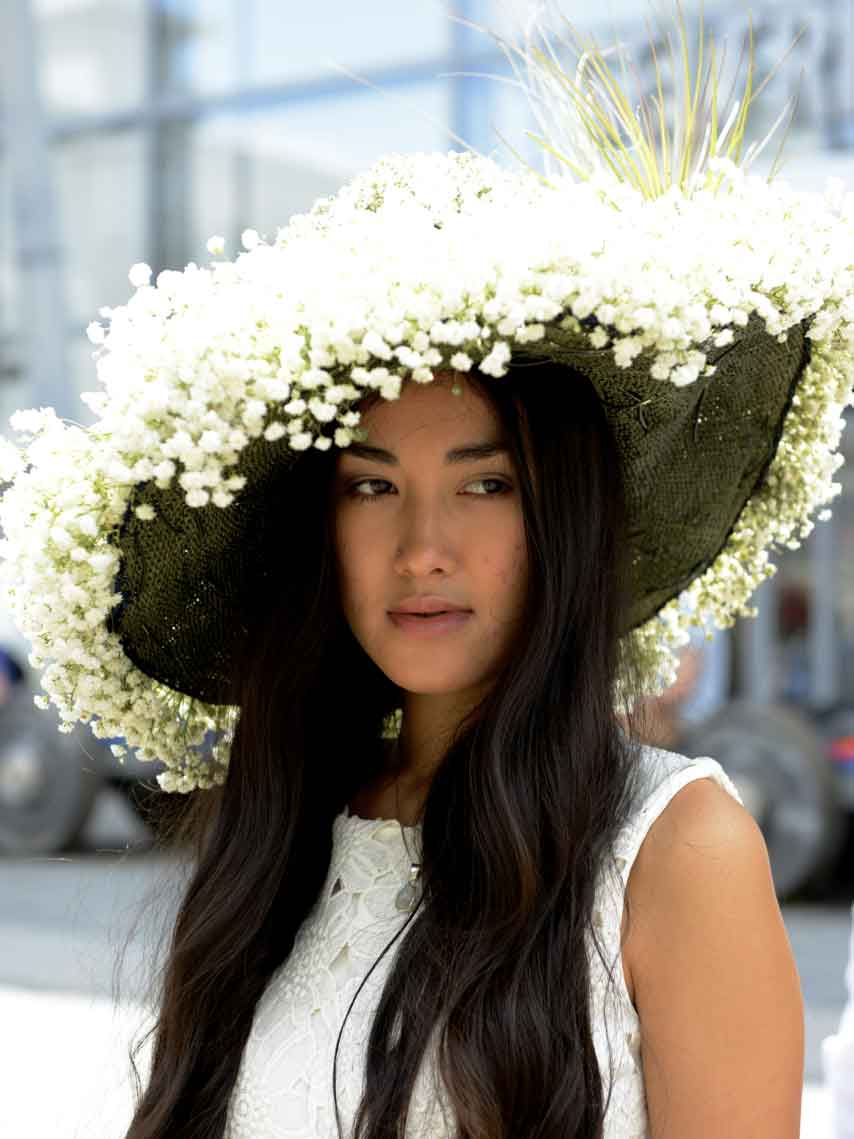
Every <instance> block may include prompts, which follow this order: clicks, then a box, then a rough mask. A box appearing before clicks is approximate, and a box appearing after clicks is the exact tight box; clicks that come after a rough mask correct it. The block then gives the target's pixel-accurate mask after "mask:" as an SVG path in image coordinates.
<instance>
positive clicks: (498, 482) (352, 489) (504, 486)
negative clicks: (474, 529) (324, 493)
mask: <svg viewBox="0 0 854 1139" xmlns="http://www.w3.org/2000/svg"><path fill="white" fill-rule="evenodd" d="M376 483H380V484H383V485H385V486H390V485H391V484H390V483H389V482H387V481H386V479H359V480H358V482H354V483H351V484H350V486H349V487H348V488H347V495H348V497H349V498H354V499H362V500H365V499H372V498H383V497H384V495H383V494H382V493H380V494H376V493H374V492H373V491H372V492H370V493H362V492H361V491H360V490H359V487H362V486H366V485H370V484H376ZM485 483H493V484H494V485H495V486H496V487H498V489H497V490H495V491H493V492H487V493H480V492H476V493H475V494H474V495H473V496H472V497H475V498H496V497H497V496H499V495H502V494H507V493H509V492H510V491H511V490H512V489H513V488H512V487H511V486H510V484H509V483H506V482H504V480H503V479H493V478H482V479H473V480H472V482H470V483H468V484H467V485H468V486H477V485H478V484H480V485H483V484H485Z"/></svg>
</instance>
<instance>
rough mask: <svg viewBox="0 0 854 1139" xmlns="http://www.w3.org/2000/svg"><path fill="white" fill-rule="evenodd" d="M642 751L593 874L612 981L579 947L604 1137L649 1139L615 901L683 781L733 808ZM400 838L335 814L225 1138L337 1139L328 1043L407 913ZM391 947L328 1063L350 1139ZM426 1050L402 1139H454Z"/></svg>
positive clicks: (706, 761)
mask: <svg viewBox="0 0 854 1139" xmlns="http://www.w3.org/2000/svg"><path fill="white" fill-rule="evenodd" d="M641 756H642V762H643V764H644V768H645V775H647V776H648V778H645V780H644V787H645V792H644V796H643V800H642V802H641V803H640V805H639V809H638V810H637V811H636V812H635V813H634V815H633V817H632V819H631V820H630V822H629V824H628V825H627V826H626V827H625V828H624V829H623V831H622V832H621V833H620V835H619V837H618V841H617V844H616V847H615V863H614V865H613V866H612V867H610V868H608V869H606V870H603V872H602V873H601V874H600V878H599V881H598V882H597V887H596V907H595V911H594V919H593V920H594V923H595V924H596V927H597V932H598V937H599V940H600V942H601V944H602V947H603V949H604V950H605V958H606V961H607V963H608V965H609V966H610V969H611V973H612V978H613V980H612V982H611V981H609V969H608V968H606V965H605V963H604V962H603V961H602V959H601V958H600V955H599V952H598V951H597V950H596V947H595V944H594V942H593V940H592V938H591V937H590V936H589V934H588V939H587V948H588V957H589V961H590V976H591V994H590V1001H591V1006H590V1007H591V1022H592V1028H593V1040H594V1046H595V1050H596V1055H597V1058H598V1060H599V1067H600V1071H601V1073H602V1084H603V1089H604V1093H605V1095H606V1097H607V1094H608V1088H609V1086H610V1084H611V1074H610V1070H609V1058H611V1061H612V1064H613V1087H612V1089H611V1099H610V1103H609V1104H608V1109H607V1112H606V1116H605V1127H604V1134H603V1139H648V1124H647V1114H646V1101H645V1096H644V1087H643V1071H642V1066H641V1055H640V1021H639V1018H638V1015H637V1012H636V1010H635V1008H634V1006H633V1004H632V1002H631V999H630V997H629V993H628V989H627V987H626V981H625V976H624V974H623V968H622V955H621V949H620V928H621V919H622V911H623V897H624V893H625V888H626V883H627V882H628V878H629V874H630V871H631V868H632V865H633V863H634V860H635V858H636V856H637V853H638V850H639V849H640V846H641V843H642V842H643V839H644V837H645V835H646V833H647V831H648V830H649V828H650V826H652V824H653V823H654V822H655V820H656V819H657V818H658V816H659V815H660V814H661V812H662V811H663V810H664V808H665V807H666V806H667V804H668V803H669V802H670V800H671V799H672V798H673V796H674V795H675V794H676V792H677V791H679V790H680V789H681V788H682V787H683V786H685V784H687V783H689V782H691V781H692V780H694V779H702V778H712V779H714V780H715V781H716V782H717V783H719V784H720V785H721V786H722V787H724V788H725V789H726V790H727V791H729V793H730V794H731V795H733V796H734V797H735V798H736V799H738V801H739V802H742V800H741V797H740V796H739V794H738V791H737V790H736V788H735V786H734V784H733V783H732V781H731V780H730V779H729V778H728V776H727V775H726V773H725V772H724V770H723V768H722V767H721V766H720V764H719V763H717V762H716V761H715V760H714V759H710V758H706V757H704V758H701V759H689V758H687V757H686V756H682V755H678V754H677V753H675V752H668V751H663V750H661V749H658V748H650V747H645V748H644V749H643V751H642V753H641ZM403 831H404V834H402V833H401V828H400V825H399V824H398V823H397V822H396V821H394V820H386V819H363V818H360V817H359V816H358V815H350V814H349V812H348V811H347V810H346V809H345V811H343V812H342V813H341V814H339V815H338V816H337V817H336V818H335V820H334V823H333V848H332V856H331V859H330V865H329V871H328V874H327V877H326V881H325V883H324V885H323V888H322V890H321V891H320V894H319V895H318V898H317V901H316V902H315V904H314V906H313V908H312V909H311V911H310V912H309V913H308V915H307V916H306V918H305V920H304V921H303V923H302V925H301V927H300V929H299V931H298V933H297V936H296V939H295V942H294V946H293V950H292V952H291V954H290V956H289V957H288V959H287V961H285V962H284V963H283V965H282V966H281V967H280V968H279V969H278V970H277V971H276V972H275V973H274V974H273V976H272V978H271V979H270V982H269V984H268V986H267V988H266V990H265V992H264V994H263V996H262V997H261V1000H260V1001H259V1002H258V1005H257V1008H256V1011H255V1017H254V1020H253V1024H252V1029H251V1032H250V1035H249V1038H248V1040H247V1043H246V1047H245V1049H244V1053H243V1057H242V1061H241V1066H240V1070H239V1073H238V1078H237V1081H236V1083H235V1087H234V1090H233V1093H232V1097H231V1102H230V1106H229V1115H228V1123H227V1126H226V1131H225V1139H339V1131H338V1127H337V1124H336V1119H335V1108H334V1099H333V1087H332V1067H333V1057H334V1053H335V1044H336V1039H337V1036H338V1032H339V1029H340V1026H341V1024H342V1022H343V1020H344V1017H345V1015H346V1014H347V1010H348V1008H349V1006H350V1002H351V1000H353V998H354V996H355V994H356V991H357V990H358V988H359V985H360V983H361V981H362V979H363V978H364V977H365V976H366V975H367V974H368V971H369V970H370V969H371V967H372V966H373V965H374V963H375V961H376V959H377V957H378V956H379V954H380V953H381V952H382V951H383V949H384V948H385V947H386V945H387V944H388V942H389V941H390V940H391V939H392V938H393V937H394V935H395V934H396V933H398V932H399V931H400V930H401V929H402V927H403V925H404V924H405V922H406V920H407V918H408V916H409V915H408V914H406V913H402V912H401V911H399V910H397V909H396V908H395V904H394V903H395V896H396V894H397V892H398V890H399V889H400V887H401V886H402V885H403V884H404V883H405V882H406V881H408V871H409V862H410V854H412V855H413V856H414V857H415V858H416V860H417V858H418V850H419V835H420V831H419V828H418V827H404V828H403ZM404 837H405V844H404ZM407 848H408V849H407ZM615 870H616V874H615V873H614V871H615ZM401 936H405V935H403V934H402V935H401ZM397 945H399V941H398V942H395V943H394V945H392V946H391V947H390V948H389V950H388V952H386V953H385V955H384V956H383V957H382V959H381V960H380V961H379V963H378V964H377V965H376V967H375V968H374V969H373V972H372V973H371V974H370V976H369V977H368V979H367V981H366V982H365V984H364V986H363V987H362V989H361V992H359V995H358V997H357V998H356V1000H355V1003H354V1005H353V1008H352V1010H351V1011H350V1014H349V1016H348V1017H347V1022H346V1024H345V1025H344V1031H343V1033H342V1036H341V1043H340V1046H339V1051H338V1058H337V1062H336V1073H337V1080H336V1085H337V1095H338V1105H339V1110H340V1118H341V1136H342V1137H343V1139H351V1134H352V1123H353V1119H354V1117H355V1112H356V1108H357V1107H358V1104H359V1101H360V1099H361V1096H362V1091H363V1080H364V1064H363V1057H364V1055H365V1053H366V1051H367V1040H368V1035H369V1032H370V1023H371V1020H372V1017H373V1013H374V1011H375V1009H376V1006H377V1003H378V1001H379V997H380V994H381V992H382V988H383V985H384V984H385V981H386V979H387V977H388V973H389V970H390V968H391V965H392V963H393V958H394V954H395V951H396V947H397ZM434 1048H435V1042H434V1043H433V1045H432V1046H431V1048H430V1049H429V1050H428V1057H427V1060H428V1062H427V1063H425V1064H423V1065H422V1068H421V1070H420V1071H419V1074H418V1078H417V1080H416V1084H415V1088H414V1093H413V1098H412V1104H411V1107H410V1113H409V1121H408V1125H407V1139H427V1137H429V1139H452V1137H453V1135H454V1126H453V1114H452V1111H451V1108H450V1104H449V1103H448V1101H447V1099H446V1097H445V1093H444V1089H443V1088H442V1087H441V1086H440V1084H439V1081H438V1074H437V1071H436V1068H435V1065H434V1063H433V1060H432V1059H431V1057H432V1056H434V1055H435V1051H434Z"/></svg>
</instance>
